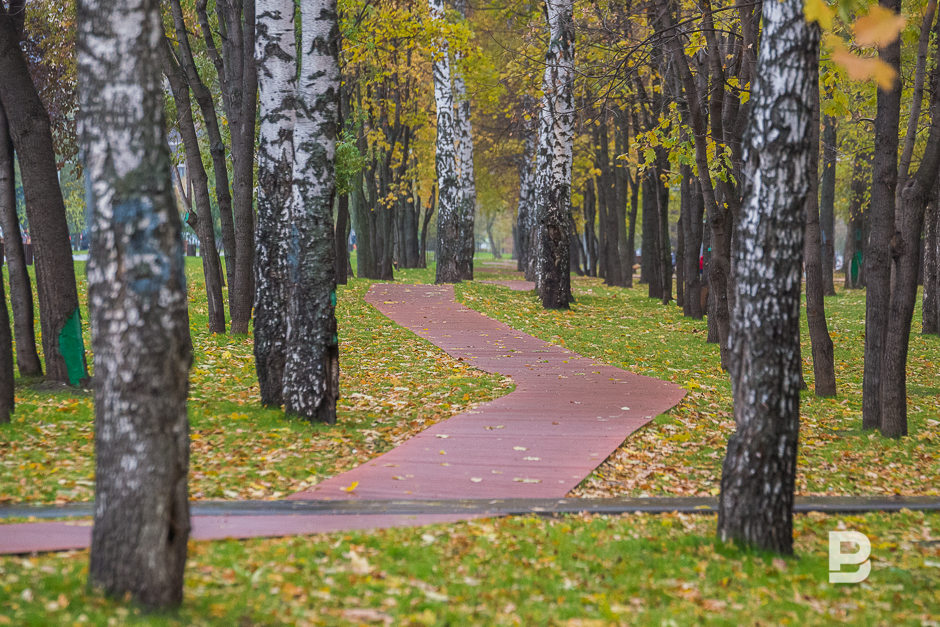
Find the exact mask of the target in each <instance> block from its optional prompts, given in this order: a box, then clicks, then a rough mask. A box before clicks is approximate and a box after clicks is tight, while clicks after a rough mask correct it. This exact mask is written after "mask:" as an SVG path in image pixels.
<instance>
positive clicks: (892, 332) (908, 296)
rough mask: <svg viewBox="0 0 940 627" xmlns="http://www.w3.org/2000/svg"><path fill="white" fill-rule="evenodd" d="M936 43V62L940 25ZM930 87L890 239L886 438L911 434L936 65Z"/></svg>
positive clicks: (939, 126) (937, 162)
mask: <svg viewBox="0 0 940 627" xmlns="http://www.w3.org/2000/svg"><path fill="white" fill-rule="evenodd" d="M933 40H934V41H935V42H936V46H937V48H936V53H935V58H940V57H937V55H940V20H938V21H937V24H936V26H935V28H934V37H933ZM930 82H931V85H932V86H933V89H931V92H932V93H931V98H930V131H929V134H928V136H927V141H926V143H925V144H924V146H925V147H924V153H923V155H922V156H921V161H920V164H919V165H918V167H917V171H916V172H915V173H914V174H913V175H911V176H910V177H909V178H907V179H906V182H905V184H904V187H903V189H902V190H901V192H900V194H899V196H900V203H899V204H898V207H897V211H896V220H895V225H894V234H893V236H892V237H891V239H890V246H891V248H890V254H891V259H892V261H893V266H892V272H891V276H892V280H891V281H890V282H889V286H890V288H891V289H890V294H891V297H890V302H889V304H888V318H887V321H886V324H885V344H884V353H883V355H882V365H881V368H882V371H881V412H880V415H881V422H880V425H879V427H880V429H881V434H882V435H884V436H887V437H893V438H897V437H901V436H905V435H907V352H908V347H909V344H910V336H911V323H912V321H913V317H914V306H915V304H916V301H917V279H918V276H919V273H920V267H921V266H920V263H921V258H920V245H921V235H922V233H923V226H924V214H925V212H926V209H927V203H928V202H929V201H930V200H931V195H932V192H933V191H934V189H935V186H936V184H937V179H938V177H940V67H938V66H937V65H935V66H934V69H933V71H932V75H931V80H930ZM899 90H900V88H899ZM866 339H867V333H866ZM866 367H867V363H866ZM863 409H864V400H863Z"/></svg>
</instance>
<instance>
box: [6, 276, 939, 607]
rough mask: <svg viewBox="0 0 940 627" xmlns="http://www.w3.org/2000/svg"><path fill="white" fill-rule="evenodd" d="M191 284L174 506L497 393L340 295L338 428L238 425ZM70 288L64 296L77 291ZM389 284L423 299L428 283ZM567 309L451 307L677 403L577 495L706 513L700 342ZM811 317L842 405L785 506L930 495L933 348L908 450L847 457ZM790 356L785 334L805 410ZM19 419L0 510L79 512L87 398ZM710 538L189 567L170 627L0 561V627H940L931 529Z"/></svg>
mask: <svg viewBox="0 0 940 627" xmlns="http://www.w3.org/2000/svg"><path fill="white" fill-rule="evenodd" d="M188 262H189V265H188V273H189V278H190V288H189V289H190V299H191V320H192V327H193V328H192V331H193V341H194V346H195V351H196V355H195V363H194V367H193V370H192V392H191V401H190V420H191V424H192V434H193V443H192V467H191V481H190V489H191V492H192V495H193V497H194V498H197V499H208V498H213V499H215V498H232V499H235V498H281V497H283V496H285V495H287V494H290V493H292V492H295V491H298V490H302V489H304V488H307V487H309V486H311V485H314V484H315V483H317V482H318V481H320V480H321V479H323V478H324V477H328V476H331V475H334V474H336V473H338V472H341V471H343V470H345V469H348V468H350V467H353V466H355V465H357V464H359V463H361V462H362V461H364V460H365V459H368V458H370V457H373V456H375V455H377V454H379V453H381V452H384V451H385V450H388V449H389V448H391V447H393V446H394V445H395V444H396V443H397V442H399V441H401V440H402V439H404V438H407V437H409V436H410V435H412V434H414V433H416V432H418V431H420V430H422V429H424V428H425V427H426V426H428V425H429V424H431V423H433V422H434V421H437V420H441V419H444V418H446V417H448V416H451V415H453V414H455V413H458V412H461V411H464V410H465V409H467V408H468V407H470V406H472V405H473V404H475V403H480V402H485V401H487V400H489V399H492V398H495V397H497V396H500V395H502V394H505V393H507V392H508V391H509V390H511V389H512V384H511V381H509V380H507V379H504V378H502V377H499V376H494V375H489V374H486V373H482V372H479V371H476V370H473V369H471V368H468V367H467V366H466V365H465V364H464V363H463V362H459V361H456V360H453V359H450V358H449V357H448V356H447V355H446V354H444V353H442V352H441V351H440V350H438V349H437V348H435V347H434V346H432V345H431V344H429V343H427V342H425V341H424V340H421V339H420V338H417V337H415V336H414V335H412V334H411V333H409V332H407V331H405V330H403V329H401V328H400V327H397V326H396V325H394V324H393V323H391V322H390V321H389V320H387V319H386V318H384V317H383V316H381V315H379V314H378V313H377V312H376V311H375V310H374V309H372V308H371V307H370V306H368V305H366V304H365V303H364V301H363V300H362V297H363V295H364V294H365V292H366V290H367V289H368V287H369V285H370V283H371V282H370V281H363V280H352V281H351V282H350V284H349V285H348V286H346V287H342V288H340V290H339V310H338V317H339V324H340V341H341V347H340V348H341V351H342V352H341V367H342V381H341V384H342V391H343V395H344V396H343V399H342V401H341V403H340V406H339V421H340V422H339V424H338V425H336V426H335V427H323V426H319V425H310V424H307V423H305V422H302V421H298V420H288V419H285V418H284V417H283V415H282V414H281V412H279V411H274V410H266V409H262V408H260V407H258V406H257V405H256V401H257V383H256V380H255V377H254V374H253V357H252V347H251V339H250V337H249V336H241V337H230V336H211V335H209V334H208V333H206V332H205V326H206V304H205V297H204V292H203V286H202V282H201V266H200V265H199V260H198V259H190V260H188ZM76 265H77V266H78V268H77V270H78V273H79V277H80V286H79V289H80V290H81V291H82V292H83V293H84V287H85V286H84V267H83V264H82V263H81V262H78V263H77V264H76ZM397 276H398V277H399V279H400V280H403V281H408V282H430V281H433V270H408V271H402V272H400V273H397ZM509 276H510V275H509V273H508V272H507V270H506V269H505V267H504V266H501V265H497V264H488V263H482V264H480V265H479V266H478V270H477V278H480V279H492V278H500V277H504V278H508V277H509ZM574 290H575V295H576V297H577V303H576V304H575V305H574V306H573V307H572V310H571V311H570V312H545V311H542V310H541V309H540V307H539V305H538V303H537V301H536V299H535V297H534V295H532V294H527V293H519V292H511V291H509V290H507V289H505V288H503V287H500V286H493V285H486V284H480V283H468V284H461V285H459V286H458V287H457V294H458V298H459V299H460V300H461V301H462V302H464V303H465V304H467V305H468V306H470V307H472V308H474V309H477V310H479V311H481V312H483V313H486V314H487V315H490V316H493V317H494V318H498V319H500V320H503V321H505V322H507V323H508V324H510V325H511V326H514V327H516V328H519V329H522V330H524V331H526V332H528V333H531V334H533V335H536V336H538V337H541V338H543V339H545V340H547V341H550V342H554V343H558V344H563V345H565V346H566V347H568V348H570V349H572V350H575V351H577V352H580V353H583V354H586V355H590V356H594V357H597V358H599V359H602V360H604V361H606V362H608V363H611V364H613V365H616V366H620V367H624V368H626V369H629V370H632V371H635V372H638V373H641V374H647V375H651V376H656V377H660V378H664V379H668V380H672V381H675V382H677V383H679V384H681V385H684V386H685V387H686V388H687V389H689V395H688V396H687V397H686V399H685V400H684V401H683V402H682V404H681V405H680V406H679V407H678V408H676V409H675V410H673V411H671V412H669V413H668V414H665V415H663V416H660V417H658V418H657V419H656V420H655V421H654V422H653V423H652V424H651V425H649V426H648V427H646V428H644V429H642V430H641V431H639V432H638V433H636V434H634V435H633V436H631V437H630V439H629V440H628V441H627V442H626V443H625V444H624V445H623V446H622V447H621V448H620V449H619V450H618V451H617V453H615V454H614V455H613V456H612V457H611V458H610V459H609V460H608V461H607V462H605V463H604V464H603V465H602V466H601V467H600V468H599V469H598V470H597V472H595V473H594V475H593V476H591V477H590V478H588V479H587V480H586V481H585V482H584V483H583V484H582V485H581V486H580V487H579V488H578V489H577V490H576V493H577V494H578V495H584V496H610V495H616V494H630V495H639V494H660V495H665V494H673V495H684V494H709V493H714V492H715V491H716V489H717V485H718V483H717V481H718V473H719V469H720V464H721V458H722V456H723V452H724V444H725V441H726V439H727V436H728V435H729V434H730V431H731V428H732V426H733V421H732V419H731V415H730V407H731V400H730V388H729V385H728V383H727V380H726V377H725V376H724V375H723V374H722V373H721V371H720V370H719V369H718V367H717V361H718V353H717V349H716V347H715V346H713V345H708V344H706V343H705V341H704V338H705V325H704V322H694V321H688V320H685V319H684V318H683V317H682V316H681V313H680V312H679V311H678V309H677V308H676V307H674V306H662V305H661V304H659V303H657V302H655V301H650V300H649V299H647V298H646V297H645V286H638V287H636V288H634V289H632V290H623V289H611V288H605V287H603V286H602V285H601V283H600V282H599V281H598V280H596V279H582V278H577V279H575V280H574ZM826 304H827V309H828V311H827V313H828V315H829V319H830V330H831V331H832V333H833V338H834V340H835V344H836V360H837V366H836V367H837V372H836V375H837V379H838V383H839V385H840V394H839V397H838V398H836V399H815V398H814V397H813V396H812V394H811V393H807V394H806V395H805V396H804V403H803V412H802V414H803V416H802V418H803V422H802V432H801V457H800V465H799V469H800V474H799V477H798V491H799V492H802V493H814V494H817V493H818V494H825V493H832V494H893V493H901V494H937V493H938V489H940V462H938V459H937V458H938V453H940V387H938V386H940V384H938V383H937V379H936V373H937V370H938V362H940V341H938V340H937V338H923V337H921V336H920V335H919V334H914V335H913V336H912V342H911V354H910V359H909V364H910V368H909V379H908V381H909V390H910V414H911V436H910V437H908V438H905V439H903V440H900V441H893V440H886V439H883V438H881V437H880V436H878V435H875V434H863V433H860V432H859V430H858V427H859V425H860V422H861V418H860V411H861V409H860V407H861V372H862V370H861V364H862V339H863V338H862V334H863V323H862V320H863V318H864V294H862V293H840V294H839V295H838V296H836V297H833V298H829V299H827V303H826ZM85 319H86V322H87V314H86V315H85ZM915 324H916V325H917V327H916V328H918V329H919V321H915ZM37 329H38V324H37ZM86 342H87V325H86ZM809 354H810V352H809V344H808V337H807V336H806V335H805V333H804V355H806V356H807V360H805V363H806V369H805V370H806V378H807V382H808V383H809V385H810V386H812V368H811V364H810V362H809V360H808V356H809ZM16 397H17V413H16V415H15V416H14V420H13V422H12V423H11V424H10V425H0V502H4V501H6V502H20V501H33V502H67V501H84V500H89V499H90V498H91V496H92V492H93V480H94V477H93V471H94V464H93V458H92V455H93V442H92V406H91V399H90V397H89V395H88V394H87V393H81V392H74V391H49V390H48V389H43V388H40V387H37V386H36V385H35V382H31V381H22V380H21V381H19V382H18V386H17V391H16ZM714 525H715V520H714V518H713V517H709V516H699V517H696V516H679V515H667V516H658V517H654V516H628V517H609V518H605V517H594V518H590V517H565V518H559V519H541V518H535V517H522V518H514V519H505V520H484V521H474V522H468V523H461V524H457V525H448V526H434V527H426V528H422V529H417V530H415V529H398V530H384V531H376V532H371V533H361V532H357V533H336V534H326V535H320V536H312V537H298V538H289V539H280V540H251V541H227V542H213V543H192V544H191V551H190V561H189V563H188V566H187V581H186V600H185V603H184V606H183V608H182V610H181V611H180V613H179V614H174V615H159V616H149V617H145V616H143V615H142V614H140V612H139V611H138V610H136V609H135V608H133V607H131V606H126V605H123V604H121V603H116V602H113V601H109V600H106V599H103V598H101V597H100V596H98V595H96V594H94V593H93V592H89V591H88V590H87V589H86V588H85V577H86V573H87V553H85V552H77V553H67V554H58V555H44V556H39V557H29V558H9V557H5V558H0V625H2V624H16V625H23V624H26V625H29V624H37V625H38V624H72V623H82V622H90V623H94V624H104V623H108V622H111V623H114V624H125V623H135V622H141V623H144V624H219V625H232V624H243V625H249V624H280V623H284V622H288V623H327V624H349V623H353V624H355V623H383V622H384V623H395V624H399V623H401V624H448V623H449V624H462V623H474V624H510V623H522V624H546V623H548V624H570V625H579V624H581V625H583V624H608V623H611V622H628V623H637V622H643V623H650V622H652V623H661V622H667V623H675V624H692V623H698V622H703V621H704V622H715V623H719V624H741V623H783V622H789V623H796V622H801V623H809V624H817V623H831V622H835V621H851V622H859V623H884V622H889V621H890V622H892V623H898V624H921V623H925V622H927V623H930V621H934V624H936V621H937V617H938V616H940V589H938V586H937V585H936V582H937V581H938V580H940V515H938V514H921V513H911V512H904V513H901V514H896V515H877V514H876V515H867V516H860V517H839V516H821V515H810V516H801V517H799V518H797V521H796V542H797V553H798V557H796V558H793V559H786V560H782V559H778V558H773V557H771V556H768V555H762V554H756V553H750V552H743V551H741V550H739V549H737V548H735V547H732V546H727V545H722V544H719V543H716V542H715V541H714V540H713V534H714ZM837 528H848V529H855V530H858V531H862V532H864V533H866V534H868V535H869V537H870V538H871V541H872V563H873V568H872V574H871V576H870V577H869V579H868V581H867V582H865V583H863V584H859V585H836V584H829V583H828V577H827V568H828V564H827V547H828V540H827V532H828V531H830V530H835V529H837ZM0 532H2V529H0Z"/></svg>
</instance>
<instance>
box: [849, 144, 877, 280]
mask: <svg viewBox="0 0 940 627" xmlns="http://www.w3.org/2000/svg"><path fill="white" fill-rule="evenodd" d="M871 157H872V155H871V153H870V152H867V151H864V152H862V151H859V153H858V154H857V155H856V157H855V164H854V166H853V168H852V181H851V183H850V191H849V211H848V213H849V219H848V225H847V226H848V229H847V231H848V232H847V233H846V238H845V254H844V255H843V267H842V270H843V273H844V274H845V288H846V289H855V288H860V287H862V286H863V285H864V276H865V273H864V271H863V268H864V260H865V257H866V254H865V248H866V246H865V244H866V243H867V241H868V230H869V229H868V222H869V220H868V212H866V211H864V206H865V201H866V198H867V196H868V190H869V187H870V186H871V182H870V175H871Z"/></svg>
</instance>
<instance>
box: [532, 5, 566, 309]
mask: <svg viewBox="0 0 940 627" xmlns="http://www.w3.org/2000/svg"><path fill="white" fill-rule="evenodd" d="M545 8H546V13H547V16H548V24H549V31H550V33H551V35H550V37H551V38H550V40H549V44H548V50H547V51H546V53H545V74H544V76H543V78H542V92H543V94H544V96H543V98H542V109H541V111H540V112H539V152H540V153H542V152H545V153H546V154H545V155H544V157H543V159H542V161H543V162H545V163H547V165H548V167H547V168H545V169H541V170H538V171H537V172H536V177H537V178H538V180H539V183H538V184H537V189H538V197H537V199H536V200H537V203H536V207H537V208H538V209H537V211H538V218H539V240H538V241H539V245H538V271H537V275H538V279H539V280H537V281H536V286H537V289H538V291H539V297H540V298H541V300H542V306H543V307H545V308H546V309H567V308H568V305H569V303H570V301H571V272H570V260H569V258H568V256H569V254H570V251H569V245H570V241H569V235H568V228H569V214H570V205H571V167H572V155H573V152H572V142H573V140H574V17H573V11H574V9H573V4H572V2H571V0H545Z"/></svg>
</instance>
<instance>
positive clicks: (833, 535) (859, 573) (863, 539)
mask: <svg viewBox="0 0 940 627" xmlns="http://www.w3.org/2000/svg"><path fill="white" fill-rule="evenodd" d="M843 542H849V543H852V544H855V545H856V546H858V550H857V551H855V552H853V553H843V552H842V543H843ZM869 555H871V542H869V541H868V536H866V535H865V534H863V533H859V532H858V531H830V532H829V583H860V582H862V581H865V580H866V579H867V578H868V574H869V573H871V562H869V561H868V556H869ZM843 564H849V565H852V564H859V567H858V569H857V570H855V571H854V572H840V571H841V569H842V565H843Z"/></svg>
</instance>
